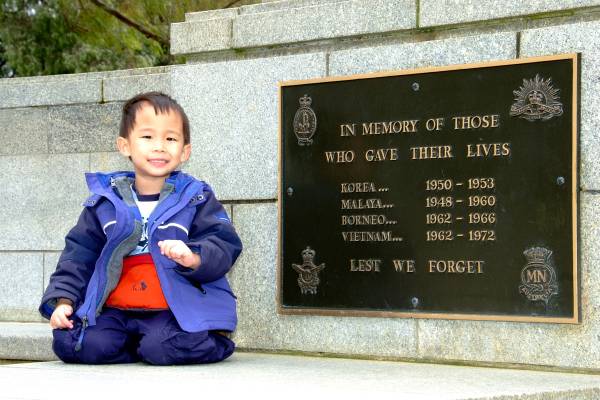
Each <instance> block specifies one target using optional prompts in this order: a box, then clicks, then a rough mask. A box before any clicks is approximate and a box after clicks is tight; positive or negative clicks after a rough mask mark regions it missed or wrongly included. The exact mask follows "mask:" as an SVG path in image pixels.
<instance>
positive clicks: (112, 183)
mask: <svg viewBox="0 0 600 400" xmlns="http://www.w3.org/2000/svg"><path fill="white" fill-rule="evenodd" d="M110 186H111V187H112V188H114V187H116V186H117V184H116V180H115V178H114V177H112V176H111V177H110ZM113 252H114V250H113ZM109 261H110V260H109ZM100 301H101V300H100ZM100 301H96V309H97V308H98V303H99V302H100ZM91 308H92V304H90V306H89V307H88V309H87V311H86V312H85V315H84V316H83V318H82V319H81V321H82V326H81V332H80V333H79V337H78V338H77V344H76V345H75V351H80V350H81V347H82V346H83V337H84V336H85V330H86V329H87V327H88V324H89V322H88V316H87V314H88V313H89V312H90V309H91Z"/></svg>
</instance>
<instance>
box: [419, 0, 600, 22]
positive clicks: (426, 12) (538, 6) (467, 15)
mask: <svg viewBox="0 0 600 400" xmlns="http://www.w3.org/2000/svg"><path fill="white" fill-rule="evenodd" d="M597 5H600V1H599V0H540V1H529V2H523V1H520V0H444V1H440V0H421V2H420V8H419V27H420V28H423V27H432V26H439V25H453V24H460V23H468V22H480V21H488V20H496V19H499V18H509V17H524V16H527V15H534V14H540V13H548V12H555V11H566V10H573V9H577V8H582V7H590V6H597Z"/></svg>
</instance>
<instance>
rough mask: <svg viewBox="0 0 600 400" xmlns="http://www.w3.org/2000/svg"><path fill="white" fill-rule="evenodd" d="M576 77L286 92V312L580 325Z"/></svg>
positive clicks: (511, 71) (551, 72)
mask: <svg viewBox="0 0 600 400" xmlns="http://www.w3.org/2000/svg"><path fill="white" fill-rule="evenodd" d="M578 69H579V55H578V54H567V55H558V56H548V57H538V58H531V59H516V60H510V61H501V62H493V63H484V64H473V65H459V66H451V67H442V68H427V69H420V70H411V71H397V72H389V73H380V74H368V75H356V76H347V77H334V78H325V79H315V80H308V81H292V82H283V83H281V84H280V163H281V164H280V181H279V184H280V187H279V199H280V211H279V224H280V226H279V262H278V264H279V265H278V305H279V311H280V312H281V313H286V314H318V315H362V316H386V317H416V318H447V319H483V320H501V321H532V322H556V323H578V322H579V300H578V299H579V290H578V288H579V284H578V268H577V265H578V250H577V232H578V227H577V226H578V225H577V221H578V208H577V205H578V190H577V188H578V171H577V166H578V161H577V159H578V144H577V140H578V124H579V123H578V112H579V107H578V96H579V92H578V88H579V72H578Z"/></svg>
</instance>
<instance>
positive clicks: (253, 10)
mask: <svg viewBox="0 0 600 400" xmlns="http://www.w3.org/2000/svg"><path fill="white" fill-rule="evenodd" d="M340 1H345V0H292V1H287V0H284V1H281V0H269V1H263V2H262V4H261V3H259V4H250V5H247V6H241V7H238V10H239V13H240V14H257V13H264V12H271V11H281V10H289V9H291V8H299V7H310V6H318V5H322V4H326V3H339V2H340Z"/></svg>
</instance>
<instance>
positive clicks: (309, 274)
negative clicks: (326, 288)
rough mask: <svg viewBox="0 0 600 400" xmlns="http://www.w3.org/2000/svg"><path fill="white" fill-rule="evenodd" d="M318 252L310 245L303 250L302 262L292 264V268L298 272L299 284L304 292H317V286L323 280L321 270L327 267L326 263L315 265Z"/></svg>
mask: <svg viewBox="0 0 600 400" xmlns="http://www.w3.org/2000/svg"><path fill="white" fill-rule="evenodd" d="M316 254H317V253H316V252H315V251H314V250H313V249H311V248H310V247H308V246H307V247H306V249H304V250H302V264H292V268H294V270H295V271H296V272H298V274H299V276H298V286H300V291H301V292H302V294H306V293H310V294H317V286H319V283H320V282H321V281H320V279H319V272H321V271H322V270H323V269H324V268H325V264H323V263H321V264H320V265H315V263H314V259H315V255H316Z"/></svg>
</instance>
